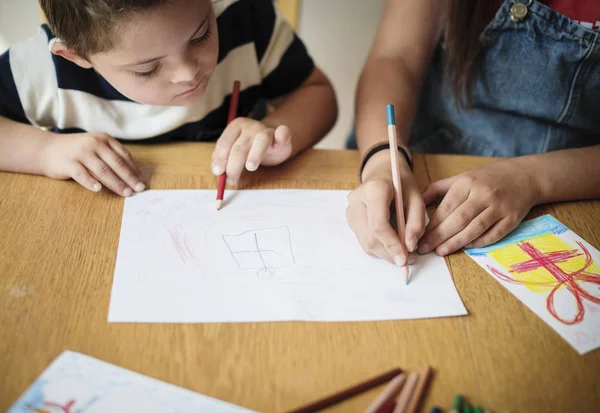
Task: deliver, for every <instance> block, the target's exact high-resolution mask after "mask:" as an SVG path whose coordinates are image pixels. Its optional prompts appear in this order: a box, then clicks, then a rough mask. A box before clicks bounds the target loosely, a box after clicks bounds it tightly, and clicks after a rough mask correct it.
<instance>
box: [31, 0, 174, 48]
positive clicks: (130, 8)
mask: <svg viewBox="0 0 600 413" xmlns="http://www.w3.org/2000/svg"><path fill="white" fill-rule="evenodd" d="M168 1H169V0H39V2H40V7H41V8H42V11H43V12H44V14H45V16H46V19H48V25H49V26H50V28H51V29H52V32H53V33H54V35H56V37H58V38H59V39H61V40H62V41H63V42H64V43H65V44H66V45H67V46H68V47H69V48H70V49H71V50H73V51H74V52H75V53H77V54H79V55H80V56H84V57H87V56H89V55H92V54H94V53H99V52H105V51H107V50H110V49H111V48H112V47H113V46H114V34H115V31H116V30H117V29H118V25H119V23H121V22H122V21H123V19H124V18H126V17H127V16H128V15H129V14H130V13H136V12H142V11H144V10H148V9H150V8H153V7H156V6H160V5H162V4H165V3H167V2H168Z"/></svg>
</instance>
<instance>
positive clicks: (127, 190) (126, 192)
mask: <svg viewBox="0 0 600 413" xmlns="http://www.w3.org/2000/svg"><path fill="white" fill-rule="evenodd" d="M132 193H133V191H132V190H131V188H125V190H124V191H123V196H131V194H132Z"/></svg>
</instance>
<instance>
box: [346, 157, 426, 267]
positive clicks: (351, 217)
mask: <svg viewBox="0 0 600 413" xmlns="http://www.w3.org/2000/svg"><path fill="white" fill-rule="evenodd" d="M400 176H401V183H402V200H403V202H404V214H405V219H406V233H405V239H403V240H401V239H400V238H399V237H398V233H397V232H396V231H395V230H394V228H393V227H392V225H391V223H390V207H391V204H392V201H393V200H394V185H393V183H392V168H391V161H390V154H389V151H382V152H380V153H378V154H376V155H374V156H373V157H372V158H371V159H370V160H369V162H368V163H367V165H366V167H365V170H364V172H363V183H362V185H360V186H359V187H358V188H356V189H355V190H354V191H352V192H351V193H350V195H349V196H348V201H349V205H348V209H347V210H346V218H347V220H348V224H349V225H350V228H351V229H352V231H354V233H355V234H356V237H357V238H358V241H359V243H360V245H361V247H362V248H363V250H364V251H365V252H366V253H367V254H369V255H371V256H374V257H379V258H383V259H386V260H388V261H390V262H393V263H395V264H396V265H398V266H402V265H404V264H405V263H406V260H407V259H408V262H409V264H412V262H414V258H415V257H414V254H411V253H412V252H414V251H415V250H416V248H417V243H418V241H419V238H420V237H421V235H422V234H423V231H424V230H425V204H424V202H423V198H422V197H421V192H420V191H419V188H418V187H417V184H416V182H415V179H414V176H413V175H412V172H411V171H410V168H409V167H408V165H406V163H403V164H402V165H401V168H400ZM401 243H403V244H404V245H405V246H406V249H407V250H408V252H409V256H408V257H406V250H405V249H404V248H403V245H402V244H401Z"/></svg>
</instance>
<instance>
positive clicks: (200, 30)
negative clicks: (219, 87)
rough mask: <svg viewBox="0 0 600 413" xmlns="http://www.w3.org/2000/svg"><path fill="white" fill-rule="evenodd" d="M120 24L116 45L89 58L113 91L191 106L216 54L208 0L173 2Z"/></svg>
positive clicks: (151, 101)
mask: <svg viewBox="0 0 600 413" xmlns="http://www.w3.org/2000/svg"><path fill="white" fill-rule="evenodd" d="M124 20H125V21H124V22H123V23H121V26H120V27H119V29H118V30H117V32H116V33H117V34H116V39H115V46H114V47H113V48H112V49H111V50H109V51H107V52H102V53H97V54H94V55H92V56H90V57H89V58H88V59H87V60H88V61H89V62H90V63H91V64H92V65H93V67H94V69H96V70H97V71H98V73H100V74H101V75H102V76H103V77H104V78H105V79H106V80H107V81H108V82H109V83H110V84H111V85H112V86H113V87H114V88H115V89H117V90H118V91H119V92H121V93H122V94H123V95H125V96H127V97H128V98H130V99H132V100H134V101H136V102H139V103H143V104H147V105H155V106H184V105H189V104H191V103H193V102H194V101H196V100H197V99H198V98H199V97H201V96H202V95H204V93H205V92H206V87H207V85H208V81H209V79H210V76H211V75H212V73H213V71H214V70H215V67H216V65H217V58H218V52H219V50H218V49H219V47H218V45H219V40H218V33H217V21H216V18H215V15H214V12H213V8H212V3H211V1H210V0H172V1H170V2H168V4H166V5H164V6H160V7H156V8H153V9H150V10H148V11H145V12H142V13H131V14H130V16H128V17H127V18H126V19H124Z"/></svg>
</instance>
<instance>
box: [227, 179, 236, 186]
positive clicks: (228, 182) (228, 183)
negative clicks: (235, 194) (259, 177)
mask: <svg viewBox="0 0 600 413" xmlns="http://www.w3.org/2000/svg"><path fill="white" fill-rule="evenodd" d="M235 184H237V182H236V181H234V180H233V179H230V178H227V185H231V186H235Z"/></svg>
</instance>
